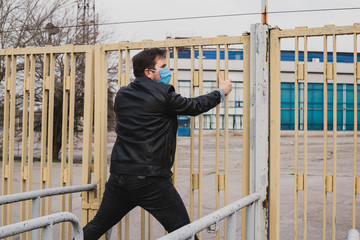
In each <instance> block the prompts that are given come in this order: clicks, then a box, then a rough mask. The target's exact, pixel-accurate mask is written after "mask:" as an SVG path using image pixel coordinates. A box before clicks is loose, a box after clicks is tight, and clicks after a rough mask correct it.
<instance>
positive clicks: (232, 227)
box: [158, 193, 260, 240]
mask: <svg viewBox="0 0 360 240" xmlns="http://www.w3.org/2000/svg"><path fill="white" fill-rule="evenodd" d="M259 199H260V194H259V193H252V194H250V195H249V196H246V197H244V198H242V199H240V200H238V201H236V202H233V203H231V204H229V205H227V206H225V207H223V208H221V209H219V210H217V211H215V212H213V213H211V214H209V215H207V216H205V217H202V218H200V219H198V220H196V221H194V222H192V223H190V224H188V225H186V226H183V227H182V228H179V229H178V230H176V231H174V232H171V233H169V234H168V235H166V236H164V237H161V238H159V239H158V240H172V239H173V240H182V239H188V238H191V239H194V236H195V234H197V233H198V232H201V231H202V230H204V229H206V228H209V227H210V226H211V225H213V224H215V232H217V229H218V225H219V222H220V221H221V220H223V219H224V218H226V219H227V224H226V239H236V215H235V214H236V212H237V211H239V210H240V209H242V208H244V207H247V206H249V205H250V204H252V203H254V202H256V201H257V200H259ZM249 217H250V216H249Z"/></svg>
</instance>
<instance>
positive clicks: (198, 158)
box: [95, 35, 250, 239]
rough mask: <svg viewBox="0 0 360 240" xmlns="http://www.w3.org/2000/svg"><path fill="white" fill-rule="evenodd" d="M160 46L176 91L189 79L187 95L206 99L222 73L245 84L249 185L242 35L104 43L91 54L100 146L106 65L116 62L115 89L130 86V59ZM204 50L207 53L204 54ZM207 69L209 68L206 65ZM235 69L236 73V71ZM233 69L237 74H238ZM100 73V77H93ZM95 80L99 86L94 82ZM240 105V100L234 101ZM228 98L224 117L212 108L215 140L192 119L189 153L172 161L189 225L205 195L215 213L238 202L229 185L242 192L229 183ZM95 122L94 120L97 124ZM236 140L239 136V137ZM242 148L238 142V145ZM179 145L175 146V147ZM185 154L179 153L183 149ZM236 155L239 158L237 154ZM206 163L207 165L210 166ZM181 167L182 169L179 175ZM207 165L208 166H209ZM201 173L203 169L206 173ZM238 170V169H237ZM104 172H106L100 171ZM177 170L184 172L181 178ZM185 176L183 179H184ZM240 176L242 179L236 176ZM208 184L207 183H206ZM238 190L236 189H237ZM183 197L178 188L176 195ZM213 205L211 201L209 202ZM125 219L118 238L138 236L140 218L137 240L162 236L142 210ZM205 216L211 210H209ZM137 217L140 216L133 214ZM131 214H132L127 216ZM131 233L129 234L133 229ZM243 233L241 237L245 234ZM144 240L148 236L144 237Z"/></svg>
mask: <svg viewBox="0 0 360 240" xmlns="http://www.w3.org/2000/svg"><path fill="white" fill-rule="evenodd" d="M233 46H235V47H236V48H237V50H238V51H239V52H241V57H240V58H239V59H237V60H235V59H234V60H231V59H230V58H229V52H230V50H229V48H231V47H233ZM153 47H159V48H164V49H166V50H167V56H166V59H167V65H168V66H169V68H170V69H171V70H172V73H173V74H172V76H173V77H172V79H171V82H170V83H171V84H172V85H173V86H174V87H175V89H176V90H179V86H178V85H179V78H180V80H184V79H186V80H189V83H190V96H188V97H196V96H199V95H202V94H204V93H205V92H204V84H206V80H207V81H208V82H209V81H210V82H213V83H214V84H215V85H214V87H216V86H218V80H219V79H217V73H218V72H220V73H222V76H223V78H225V79H227V78H229V77H231V74H234V75H233V76H236V77H237V79H233V80H235V81H239V82H242V83H243V89H244V91H243V93H244V96H243V102H244V114H243V115H244V119H243V128H244V131H243V141H242V148H243V157H242V159H243V162H242V164H243V182H245V183H248V180H247V179H248V170H244V169H248V166H249V162H248V161H249V150H248V148H249V147H248V146H249V134H248V130H249V128H248V127H247V126H248V124H249V118H248V116H249V115H248V114H246V113H247V112H248V111H249V101H248V99H249V95H248V93H249V91H246V89H248V88H249V77H250V73H249V68H250V65H249V63H250V62H249V51H250V49H249V35H243V36H241V37H227V36H219V37H216V38H205V39H204V38H190V39H167V40H166V41H142V42H135V43H131V42H120V43H115V44H107V45H96V46H95V53H96V56H100V57H99V58H96V59H99V60H100V62H98V63H97V64H96V65H97V66H101V67H100V68H96V69H95V75H96V79H97V80H96V83H95V85H96V87H95V89H96V90H95V99H100V100H97V101H96V103H95V104H98V105H95V112H96V109H99V113H100V110H101V111H103V112H101V114H96V116H99V117H101V118H102V120H101V122H102V126H101V129H104V135H102V141H103V143H102V144H101V146H104V148H105V146H106V145H107V143H106V142H107V139H106V134H105V133H106V128H107V125H108V124H107V121H106V120H107V118H106V116H107V113H106V112H105V111H106V109H108V108H107V90H106V89H108V88H109V87H110V86H109V83H108V81H107V75H106V74H107V72H108V71H107V69H108V63H109V62H110V61H111V59H113V58H114V56H115V58H116V60H115V62H117V73H118V78H117V79H118V81H117V86H118V88H120V87H121V86H125V85H127V84H128V83H129V82H130V79H131V78H132V75H131V70H130V68H131V66H130V65H131V60H130V58H131V56H132V55H133V54H135V53H137V52H138V51H139V50H142V49H146V48H153ZM204 48H205V49H204ZM184 49H185V50H188V51H189V52H190V56H188V58H186V59H182V58H181V57H179V51H180V50H184ZM204 51H211V52H212V53H213V54H214V55H215V56H216V57H215V59H213V60H207V59H206V58H205V57H204ZM209 65H211V66H209ZM233 68H234V69H235V70H234V69H233ZM236 69H237V70H236ZM97 71H98V72H97ZM231 71H233V73H231ZM236 71H238V72H240V75H235V74H236V73H235V72H236ZM98 79H99V80H100V79H101V81H98ZM236 100H237V101H240V99H236ZM234 101H235V99H233V100H232V104H234ZM229 102H230V101H229V97H228V96H227V97H226V99H225V107H224V112H222V113H220V107H219V106H218V107H217V108H216V113H215V122H216V130H215V133H214V135H213V136H209V135H208V134H205V133H204V130H203V129H204V126H203V125H204V120H203V116H202V115H200V116H199V117H198V119H196V120H195V118H194V117H191V119H190V139H189V142H188V143H187V144H186V145H185V146H184V147H185V148H189V150H190V151H189V154H187V155H186V156H185V158H184V155H182V157H181V158H179V152H180V153H181V151H184V150H179V147H178V150H177V153H176V157H175V164H174V167H173V172H174V175H173V182H174V185H175V186H176V187H177V188H179V184H178V182H179V177H180V176H182V179H181V181H182V182H183V181H186V182H187V186H188V187H187V190H186V191H187V192H188V193H185V194H183V193H181V194H180V195H187V194H189V197H188V198H189V201H190V202H186V200H185V204H186V205H188V204H189V211H190V219H191V221H193V220H196V219H199V218H201V217H202V216H203V206H204V205H206V204H207V202H210V201H211V200H210V199H209V196H211V197H210V198H211V199H215V201H214V203H213V204H214V205H211V206H208V207H210V208H211V209H219V208H220V207H221V206H224V205H226V204H227V203H229V202H228V201H229V200H228V199H229V195H230V197H231V194H232V195H233V196H234V197H232V198H231V199H236V196H237V197H238V198H239V197H240V195H239V194H238V193H239V192H234V191H232V192H231V194H230V193H229V186H233V187H235V188H236V187H240V186H239V182H238V183H237V182H231V183H230V182H229V180H228V177H229V175H231V174H229V145H230V144H229ZM221 115H222V116H224V120H223V122H224V123H223V126H224V127H223V130H221V126H220V123H221V121H220V116H221ZM95 122H96V119H95ZM195 122H198V126H197V129H196V130H195ZM239 138H240V137H239ZM204 141H205V142H207V141H208V142H211V141H213V143H214V144H213V148H212V149H211V150H208V151H210V152H211V153H212V155H211V157H210V158H209V155H206V157H205V156H204V155H205V153H206V151H204ZM240 144H241V143H240ZM178 145H179V143H178ZM180 148H181V146H180ZM181 149H183V148H181ZM238 153H241V152H240V151H238ZM103 154H104V155H103V156H102V157H103V158H105V157H106V155H105V154H106V153H105V152H103ZM237 156H238V157H237V158H236V159H233V161H234V162H232V163H231V164H232V165H233V164H239V163H240V161H241V160H240V159H241V156H239V155H237ZM209 162H210V163H209ZM179 164H180V165H181V166H180V168H181V170H179ZM209 165H210V166H209ZM184 166H186V168H188V170H186V171H189V172H188V173H184ZM204 168H205V170H204ZM238 170H240V169H238ZM104 171H105V169H104ZM179 171H182V172H181V174H179ZM204 171H205V174H206V175H209V174H210V173H211V172H212V174H210V176H211V178H209V177H206V179H207V180H206V181H207V182H206V184H204V178H205V176H204V175H205V174H204ZM232 174H241V172H239V171H236V172H233V173H232ZM184 176H185V177H184ZM238 176H240V175H238ZM209 181H211V182H209ZM239 189H240V188H239ZM179 191H180V192H181V189H180V190H179ZM242 191H243V193H242V195H243V196H245V195H248V193H249V189H248V185H247V184H244V185H243V186H242ZM205 193H206V194H207V195H206V196H207V199H205V200H204V199H203V196H204V194H205ZM211 202H212V201H211ZM133 212H134V213H131V214H128V215H127V216H126V217H125V219H124V220H123V221H122V222H120V223H119V224H118V226H117V239H123V238H124V239H131V238H132V237H131V235H132V234H134V232H136V229H137V228H138V227H137V226H135V227H134V224H131V219H134V218H139V217H140V219H141V221H140V222H141V224H140V225H141V227H140V228H141V232H140V236H138V238H141V239H153V236H155V237H160V236H162V235H163V234H164V232H160V233H159V232H156V231H154V230H153V225H154V223H153V219H152V217H151V216H150V215H147V213H146V212H145V211H144V210H143V209H142V210H141V212H140V213H136V211H133ZM208 212H209V211H208ZM137 214H138V215H137ZM130 215H133V217H131V216H130ZM243 219H244V227H243V229H244V231H245V222H246V214H243ZM131 229H132V230H131ZM223 229H224V227H221V228H220V231H218V232H217V233H216V238H217V239H219V238H222V236H223V235H224V234H225V231H224V230H223ZM244 233H245V232H243V234H244ZM146 236H147V237H146Z"/></svg>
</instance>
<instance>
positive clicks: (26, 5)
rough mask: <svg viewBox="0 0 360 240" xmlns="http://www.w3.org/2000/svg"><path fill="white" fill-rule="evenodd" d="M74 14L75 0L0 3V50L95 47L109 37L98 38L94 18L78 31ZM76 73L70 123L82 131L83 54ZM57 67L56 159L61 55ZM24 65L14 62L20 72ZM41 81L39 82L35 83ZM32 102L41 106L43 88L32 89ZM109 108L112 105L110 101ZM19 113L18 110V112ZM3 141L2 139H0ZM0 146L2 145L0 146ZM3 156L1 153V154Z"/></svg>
mask: <svg viewBox="0 0 360 240" xmlns="http://www.w3.org/2000/svg"><path fill="white" fill-rule="evenodd" d="M77 23H78V21H77V14H76V4H75V1H71V0H53V1H51V2H49V1H45V0H0V34H1V36H0V48H8V47H14V48H23V47H26V46H36V47H38V46H45V45H54V46H57V45H65V44H77V45H79V44H81V45H87V44H94V43H95V42H98V41H101V39H104V38H105V37H108V35H109V34H108V33H103V34H102V35H99V32H98V30H97V27H95V26H96V25H97V23H98V19H93V21H92V22H91V24H92V26H94V27H90V26H85V27H84V26H81V31H79V28H78V27H76V26H77ZM42 60H43V59H42V58H41V57H40V56H39V57H38V59H37V61H36V62H37V63H39V65H38V66H36V79H38V80H41V79H42V78H43V76H42V75H43V71H42V64H41V61H42ZM76 65H77V67H76V68H77V69H78V71H77V72H76V93H75V102H76V105H75V112H76V114H75V115H76V117H75V119H74V120H73V121H74V123H75V124H74V125H75V130H78V131H81V130H82V116H83V106H84V91H83V90H84V81H83V79H84V68H85V67H84V66H85V59H84V55H81V54H80V55H77V62H76ZM56 67H57V68H58V71H56V72H57V75H56V76H55V99H54V123H53V125H54V129H53V133H54V136H53V146H54V149H53V158H54V159H56V158H58V157H59V153H60V150H61V134H62V131H61V130H62V129H61V128H62V107H63V106H62V102H63V100H62V99H63V96H62V94H63V92H62V89H63V82H62V79H63V67H64V62H63V55H57V56H56ZM23 68H24V64H23V63H21V62H18V63H17V70H18V71H21V70H23ZM4 76H5V66H4V59H1V58H0V83H1V82H2V81H4ZM36 82H41V81H36ZM35 88H36V89H35V102H37V103H38V105H41V104H40V103H41V101H42V91H43V88H42V85H40V84H37V85H36V87H35ZM113 94H114V91H112V90H109V99H112V96H113ZM2 98H3V96H0V106H1V105H2V103H3V100H4V99H2ZM109 102H110V107H111V106H112V104H111V103H112V101H109ZM16 104H17V105H18V106H19V108H21V106H22V95H21V94H19V95H18V96H17V101H16ZM18 112H19V113H20V112H21V111H18ZM35 126H36V127H37V128H41V122H40V121H38V122H35ZM0 141H2V139H0ZM0 145H2V144H1V143H0ZM1 154H2V151H1V153H0V155H1Z"/></svg>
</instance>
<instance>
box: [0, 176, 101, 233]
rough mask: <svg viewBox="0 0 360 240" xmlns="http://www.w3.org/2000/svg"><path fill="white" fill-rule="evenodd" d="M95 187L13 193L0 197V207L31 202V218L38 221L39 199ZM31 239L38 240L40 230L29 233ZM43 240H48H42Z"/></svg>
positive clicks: (36, 222) (93, 184) (89, 185)
mask: <svg viewBox="0 0 360 240" xmlns="http://www.w3.org/2000/svg"><path fill="white" fill-rule="evenodd" d="M96 187H97V184H96V183H92V184H84V185H75V186H68V187H58V188H50V189H42V190H36V191H31V192H23V193H14V194H9V195H5V196H0V205H3V204H10V203H15V202H20V201H26V200H32V208H31V210H32V218H33V219H35V218H37V219H39V218H38V217H40V199H41V198H43V197H49V196H54V195H63V194H69V193H75V192H83V191H91V190H94V189H96ZM48 216H49V215H48ZM45 222H46V221H45ZM61 222H64V221H61ZM21 223H23V224H24V226H27V225H29V226H30V225H31V226H33V224H34V225H35V226H38V225H36V224H40V223H42V224H43V223H44V219H43V220H38V221H34V222H28V221H23V222H21ZM30 223H31V224H30ZM16 224H17V225H16ZM16 224H13V225H14V226H19V224H20V223H16ZM13 225H7V226H13ZM7 226H4V227H7ZM20 226H21V225H20ZM42 227H44V226H42ZM36 228H40V227H36ZM4 229H8V228H4ZM9 229H12V228H11V227H9ZM15 229H16V228H15ZM27 231H29V230H27ZM27 231H18V230H16V232H17V233H23V232H27ZM81 234H82V231H81ZM9 236H11V235H9ZM31 237H32V239H40V230H39V229H37V230H35V231H33V232H32V233H31ZM44 239H48V238H44ZM81 239H82V238H81Z"/></svg>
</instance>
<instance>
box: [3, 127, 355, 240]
mask: <svg viewBox="0 0 360 240" xmlns="http://www.w3.org/2000/svg"><path fill="white" fill-rule="evenodd" d="M113 140H114V136H113V135H109V138H108V142H109V144H108V147H109V151H108V152H109V153H110V151H111V147H112V143H113ZM195 143H196V146H197V143H198V140H197V138H196V141H195ZM215 143H216V141H215V137H214V135H213V134H206V136H204V145H203V150H204V151H203V191H202V198H203V215H206V214H208V213H210V212H212V211H214V209H215ZM353 148H354V147H353V136H352V135H351V134H341V133H340V134H339V136H338V138H337V185H336V186H337V194H336V214H337V217H336V221H337V228H336V236H337V238H336V239H346V236H347V232H348V230H349V229H350V228H351V221H352V190H351V189H352V184H353V180H352V174H353ZM195 149H197V147H195ZM220 149H221V150H220V169H223V168H222V166H223V163H224V162H223V159H224V157H223V156H224V151H223V149H224V141H223V136H222V137H221V142H220ZM358 150H359V149H358ZM307 151H308V154H307V155H308V163H307V166H308V179H307V184H308V194H307V236H308V239H321V236H322V215H323V196H322V185H323V180H322V179H323V177H322V176H323V137H322V135H321V134H320V133H316V132H315V133H309V137H308V150H307ZM20 152H21V151H20ZM178 154H179V155H178V181H177V188H178V191H179V193H180V195H181V196H182V198H183V200H184V202H185V205H186V207H187V208H188V210H189V209H190V191H189V186H190V183H189V179H190V178H189V166H190V161H189V158H190V139H189V138H188V137H179V141H178ZM327 154H328V168H327V173H328V174H330V175H331V174H332V154H333V150H332V137H329V140H328V153H327ZM303 155H304V154H303V138H302V136H300V137H299V159H300V162H299V172H302V169H303V161H302V159H303ZM194 156H195V159H197V156H198V151H197V150H195V154H194ZM74 159H75V160H76V162H79V159H81V144H80V145H78V146H77V147H76V148H75V154H74ZM196 166H197V160H196V161H195V167H196ZM358 169H360V166H359V164H358ZM39 170H40V164H39V162H35V163H34V179H35V182H34V184H33V189H39V180H38V176H39ZM293 172H294V137H293V136H292V134H290V133H286V132H283V134H282V137H281V175H280V185H281V192H280V194H281V203H280V206H281V210H280V234H281V235H280V236H281V239H294V230H293V229H294V190H293V189H294V187H293V185H294V174H293ZM358 175H359V174H358ZM15 176H16V180H15V183H14V192H19V191H20V180H19V176H20V162H15ZM59 179H60V163H58V162H54V163H53V186H54V187H55V186H59ZM80 183H81V164H80V163H75V164H74V184H80ZM0 187H1V186H0ZM228 187H229V193H228V196H229V200H228V203H230V202H232V201H235V200H237V199H240V198H241V192H242V136H241V135H239V134H235V136H231V137H230V141H229V186H228ZM220 197H221V199H223V194H220ZM195 199H197V192H196V195H195ZM52 201H53V202H52V211H53V212H58V211H60V204H59V201H60V197H53V200H52ZM298 202H299V207H298V237H299V239H302V236H303V232H302V231H303V192H300V193H299V196H298ZM327 202H328V204H327V239H330V238H331V216H332V194H331V193H329V194H328V196H327ZM80 204H81V197H80V193H77V194H73V212H74V214H75V215H77V216H78V217H79V218H80V216H81V214H80V210H81V206H80ZM221 205H223V200H221ZM359 205H360V200H359V197H358V200H357V207H358V209H359V207H360V206H359ZM19 209H20V204H14V221H15V222H16V221H19ZM196 209H197V208H196ZM0 211H1V209H0ZM139 216H140V210H139V209H138V208H137V209H134V210H133V211H132V212H131V225H130V229H131V235H130V236H131V237H130V239H140V221H139ZM195 216H197V210H195ZM357 222H358V225H359V223H360V214H358V216H357ZM237 223H238V224H237V225H238V229H237V232H238V239H240V238H241V236H240V235H241V213H238V214H237ZM55 231H56V233H55V234H54V239H58V238H57V237H58V236H59V235H58V231H59V230H58V226H55ZM153 233H154V234H153V236H154V239H156V238H157V237H160V236H162V235H163V234H164V230H163V229H162V227H161V226H160V224H159V223H157V221H156V220H154V221H153ZM14 239H18V237H15V238H14ZM111 239H116V230H115V231H113V233H112V238H111ZM203 239H215V236H214V235H212V234H208V233H207V232H206V231H204V233H203Z"/></svg>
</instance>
